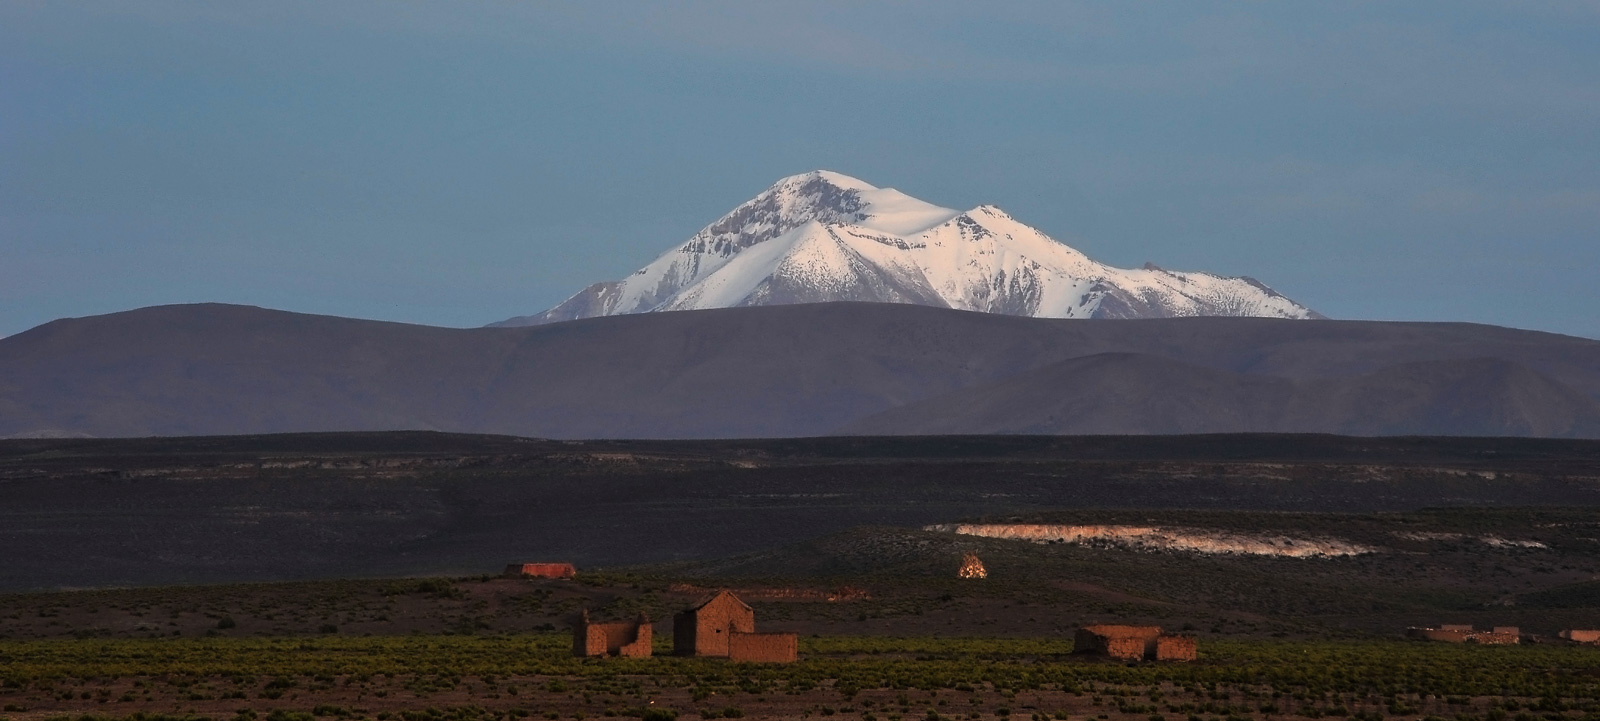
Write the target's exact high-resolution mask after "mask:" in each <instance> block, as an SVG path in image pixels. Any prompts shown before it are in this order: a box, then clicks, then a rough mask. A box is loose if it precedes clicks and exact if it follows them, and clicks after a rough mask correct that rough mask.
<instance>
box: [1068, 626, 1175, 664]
mask: <svg viewBox="0 0 1600 721" xmlns="http://www.w3.org/2000/svg"><path fill="white" fill-rule="evenodd" d="M1073 650H1074V651H1075V652H1076V653H1087V654H1094V655H1099V656H1110V657H1111V658H1118V659H1123V660H1125V661H1193V660H1194V659H1195V641H1194V637H1192V636H1176V635H1173V634H1166V633H1162V632H1161V627H1160V626H1118V625H1098V626H1084V627H1083V628H1080V629H1078V633H1077V635H1076V636H1075V637H1074V638H1073Z"/></svg>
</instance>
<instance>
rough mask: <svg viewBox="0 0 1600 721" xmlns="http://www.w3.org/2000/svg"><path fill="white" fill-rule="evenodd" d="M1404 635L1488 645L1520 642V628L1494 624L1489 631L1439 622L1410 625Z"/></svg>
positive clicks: (1428, 639)
mask: <svg viewBox="0 0 1600 721" xmlns="http://www.w3.org/2000/svg"><path fill="white" fill-rule="evenodd" d="M1406 636H1407V637H1408V638H1416V639H1421V640H1424V641H1442V642H1444V643H1481V644H1484V645H1489V646H1503V645H1508V644H1513V643H1522V632H1521V629H1519V628H1517V627H1516V626H1495V627H1494V628H1493V629H1492V630H1489V631H1477V630H1474V629H1473V627H1472V626H1468V625H1460V624H1441V625H1440V626H1438V627H1437V628H1428V627H1417V626H1412V627H1411V628H1408V629H1406Z"/></svg>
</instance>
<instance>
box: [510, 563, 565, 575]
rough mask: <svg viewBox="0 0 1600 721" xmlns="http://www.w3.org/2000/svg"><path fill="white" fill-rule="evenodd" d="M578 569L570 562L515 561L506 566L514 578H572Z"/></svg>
mask: <svg viewBox="0 0 1600 721" xmlns="http://www.w3.org/2000/svg"><path fill="white" fill-rule="evenodd" d="M577 573H578V569H577V568H575V567H574V566H573V565H572V564H570V563H513V564H510V565H508V566H506V574H505V575H507V576H510V577H512V578H572V577H573V576H575V575H577Z"/></svg>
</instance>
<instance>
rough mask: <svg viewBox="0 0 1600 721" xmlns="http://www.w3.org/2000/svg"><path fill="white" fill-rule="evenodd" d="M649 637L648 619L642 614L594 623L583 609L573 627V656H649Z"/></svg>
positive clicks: (651, 638) (650, 641) (651, 639)
mask: <svg viewBox="0 0 1600 721" xmlns="http://www.w3.org/2000/svg"><path fill="white" fill-rule="evenodd" d="M652 636H653V634H652V632H651V628H650V618H649V617H648V616H646V615H644V614H642V613H641V614H639V618H638V619H636V620H633V621H620V622H616V623H593V622H591V621H590V620H589V612H588V611H587V610H585V611H584V612H583V614H582V615H581V616H579V618H578V624H577V625H576V626H574V627H573V629H572V655H574V656H631V657H640V656H649V655H650V645H651V643H652V641H653V640H654V639H653V637H652Z"/></svg>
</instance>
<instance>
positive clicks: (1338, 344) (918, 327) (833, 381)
mask: <svg viewBox="0 0 1600 721" xmlns="http://www.w3.org/2000/svg"><path fill="white" fill-rule="evenodd" d="M1116 353H1123V354H1128V357H1129V358H1154V359H1156V360H1157V362H1148V361H1142V360H1141V361H1136V362H1129V363H1122V364H1120V366H1119V364H1117V363H1106V362H1104V361H1100V362H1101V363H1102V365H1103V368H1102V369H1101V370H1099V371H1097V373H1100V374H1101V375H1099V376H1095V375H1092V374H1091V375H1085V374H1074V373H1066V374H1061V375H1059V376H1056V377H1053V379H1052V380H1048V381H1037V382H1031V383H1030V382H1025V381H1026V380H1027V376H1026V375H1025V374H1027V373H1030V372H1041V371H1040V369H1046V368H1048V367H1050V366H1051V365H1052V364H1069V365H1070V364H1073V363H1090V362H1091V361H1082V360H1076V359H1083V358H1087V357H1090V356H1095V355H1097V354H1116ZM1475 359H1489V361H1490V362H1489V364H1488V365H1484V364H1482V363H1480V361H1478V360H1475ZM1173 364H1181V365H1182V366H1187V367H1191V368H1193V369H1198V370H1182V369H1181V368H1179V370H1182V373H1181V374H1175V373H1174V371H1173V368H1176V367H1177V366H1174V365H1173ZM1407 364H1424V365H1422V366H1414V365H1407ZM1426 364H1433V365H1426ZM1475 364H1476V365H1475ZM1446 371H1448V373H1446ZM1106 374H1111V375H1106ZM1119 374H1120V375H1119ZM1196 374H1198V375H1196ZM1452 374H1453V375H1452ZM1113 376H1117V377H1120V378H1121V380H1118V381H1117V382H1116V383H1115V384H1110V383H1101V382H1100V381H1097V380H1096V379H1097V378H1100V379H1104V378H1110V377H1113ZM1201 376H1204V377H1201ZM1352 377H1368V381H1364V382H1363V383H1364V385H1363V384H1355V385H1350V384H1349V383H1346V382H1345V381H1340V380H1339V379H1341V378H1352ZM1185 378H1195V379H1197V380H1195V381H1194V382H1193V383H1189V384H1188V386H1185V383H1186V382H1187V381H1185V380H1184V379H1185ZM1452 378H1453V379H1454V380H1450V379H1452ZM1018 379H1022V380H1018ZM1446 381H1448V382H1446ZM1006 383H1012V384H1013V386H1009V387H1007V388H1010V389H1011V390H1010V391H1008V392H1009V395H1008V396H1006V397H1007V398H1008V399H1010V400H1009V402H1010V403H1011V404H1012V405H1011V406H1010V407H1005V408H1004V410H1005V411H1006V412H1007V413H1008V414H1010V415H1012V416H1014V417H1015V418H1017V419H1026V418H1029V417H1030V415H1040V414H1043V415H1044V416H1048V414H1049V410H1050V408H1051V407H1052V404H1055V405H1056V406H1061V407H1068V408H1071V407H1077V406H1073V404H1074V403H1078V402H1079V401H1077V400H1074V399H1083V398H1099V399H1100V400H1099V401H1098V402H1099V403H1100V405H1099V406H1095V408H1117V409H1123V410H1119V411H1117V412H1118V413H1122V416H1121V417H1123V418H1124V420H1123V421H1121V422H1122V425H1121V426H1117V427H1116V428H1114V429H1111V428H1104V423H1103V419H1104V418H1109V417H1110V416H1109V415H1100V416H1096V417H1089V415H1085V416H1084V417H1083V418H1078V419H1076V420H1074V421H1073V422H1070V423H1060V424H1058V425H1056V426H1048V425H1042V426H1039V427H1037V428H1033V427H1016V426H1011V427H996V426H995V424H994V423H993V422H992V421H991V420H988V419H986V418H985V416H984V414H983V412H982V411H983V410H984V408H983V405H982V404H979V403H960V402H955V401H956V400H959V399H960V398H962V396H961V395H960V394H962V393H969V394H971V393H981V392H983V389H985V388H994V387H1002V386H1004V384H1006ZM1340 383H1346V384H1345V385H1339V384H1340ZM1330 384H1332V385H1334V386H1337V387H1338V388H1339V389H1343V390H1340V391H1339V393H1334V394H1333V395H1330V396H1327V400H1321V401H1319V400H1317V398H1321V396H1317V397H1314V398H1312V401H1315V402H1304V401H1302V402H1299V405H1295V406H1293V407H1294V408H1298V409H1300V410H1298V411H1296V412H1297V413H1300V415H1299V416H1296V417H1295V418H1297V419H1298V420H1296V421H1295V422H1294V423H1287V422H1284V421H1282V420H1281V416H1282V411H1281V408H1283V407H1286V406H1284V405H1283V404H1284V403H1285V402H1286V401H1285V400H1284V399H1285V398H1288V399H1289V400H1293V399H1294V396H1293V395H1292V394H1290V395H1289V396H1283V395H1281V394H1280V395H1272V394H1270V393H1269V394H1268V395H1267V397H1266V400H1264V401H1260V402H1259V403H1258V404H1257V405H1255V406H1252V405H1250V403H1253V402H1255V401H1249V398H1251V397H1252V396H1249V395H1248V394H1245V393H1243V392H1240V393H1234V392H1233V391H1231V390H1229V389H1232V388H1235V387H1239V388H1243V387H1246V386H1248V387H1255V386H1260V385H1266V386H1270V387H1317V388H1320V387H1324V386H1329V385H1330ZM1208 389H1209V390H1208ZM1218 389H1220V390H1218ZM1407 389H1422V390H1420V391H1418V392H1416V393H1414V394H1412V395H1411V396H1407V395H1406V393H1407V392H1408V391H1407ZM1430 389H1431V390H1430ZM1113 391H1114V392H1113ZM991 392H992V391H991ZM1096 393H1098V394H1099V395H1098V396H1097V395H1094V394H1096ZM1206 393H1210V394H1211V395H1210V396H1209V398H1211V400H1207V401H1204V402H1200V403H1198V404H1191V410H1190V411H1187V412H1188V413H1190V415H1191V417H1196V418H1201V419H1203V420H1204V419H1210V418H1211V417H1213V416H1216V417H1221V414H1220V410H1221V409H1224V408H1228V407H1236V406H1238V405H1239V404H1240V403H1244V404H1245V405H1244V406H1243V407H1244V408H1246V409H1249V408H1256V407H1261V408H1265V409H1267V410H1263V411H1260V412H1252V413H1246V414H1243V415H1240V416H1239V417H1240V418H1243V419H1244V420H1243V421H1241V422H1240V423H1239V424H1237V425H1232V426H1229V425H1217V424H1212V425H1200V426H1179V427H1173V426H1171V424H1170V423H1169V422H1168V420H1169V416H1170V415H1171V414H1170V413H1169V412H1168V411H1167V410H1165V409H1166V408H1170V407H1171V405H1172V403H1174V402H1175V401H1174V400H1173V399H1182V398H1193V397H1197V396H1196V394H1200V395H1199V396H1198V397H1200V398H1202V400H1204V399H1205V398H1206V397H1207V396H1205V394H1206ZM1273 393H1277V391H1273ZM952 394H954V395H952ZM1086 394H1087V395H1086ZM1406 398H1410V400H1408V401H1406V402H1399V400H1397V399H1400V400H1404V399H1406ZM941 399H943V400H941ZM1334 401H1337V402H1334ZM1467 401H1471V402H1467ZM1596 402H1600V341H1593V340H1588V339H1582V338H1575V337H1570V336H1561V335H1556V334H1550V333H1543V332H1539V331H1523V330H1516V329H1507V328H1499V327H1496V326H1486V325H1476V324H1465V323H1391V322H1372V321H1338V320H1328V321H1318V322H1316V323H1301V322H1296V321H1290V320H1283V319H1271V318H1224V317H1200V318H1166V319H1138V320H1104V321H1082V320H1060V319H1039V318H1025V317H1017V316H1006V315H997V314H990V313H977V312H967V311H956V310H951V309H941V308H931V307H924V306H917V305H897V304H883V303H821V304H802V305H774V306H761V307H747V308H728V309H713V310H704V311H686V312H681V313H647V314H633V315H619V316H609V317H602V318H592V319H586V320H579V321H571V322H565V323H553V324H546V325H540V326H532V327H524V328H477V329H452V328H435V327H430V326H418V325H406V324H402V323H392V322H383V321H363V320H356V319H349V318H339V317H336V316H315V315H305V314H297V313H289V312H285V311H273V310H264V309H260V308H252V307H245V306H229V305H221V304H209V305H194V306H162V307H155V308H146V309H140V310H134V311H126V312H123V313H116V314H110V315H105V316H93V317H89V318H79V319H65V320H59V321H54V322H52V323H48V324H45V325H43V326H40V327H37V328H35V329H33V330H30V331H26V332H24V333H21V334H18V335H15V336H11V337H9V338H5V339H0V437H4V436H14V435H28V434H40V433H52V434H60V433H74V434H89V435H93V436H102V437H104V436H123V437H126V436H148V435H213V434H242V433H274V432H297V431H361V430H407V429H415V430H441V431H452V432H472V433H500V434H506V435H517V436H530V437H545V438H564V439H583V438H731V437H797V436H820V435H829V434H833V433H839V432H854V433H885V434H899V433H917V432H924V431H925V430H927V429H925V428H924V427H923V426H922V425H919V424H921V423H925V422H926V420H927V418H930V417H936V418H938V419H940V420H941V422H945V423H946V425H945V426H943V427H940V428H939V429H937V432H939V433H1019V432H1052V433H1082V432H1093V431H1094V429H1096V428H1101V429H1103V430H1108V431H1113V432H1118V433H1171V432H1186V431H1192V430H1195V429H1198V430H1209V431H1222V430H1252V431H1262V432H1280V431H1284V430H1290V429H1292V430H1295V431H1298V432H1356V433H1372V434H1383V435H1524V436H1528V435H1532V436H1552V437H1596V436H1597V435H1600V431H1597V430H1595V429H1594V427H1593V424H1592V423H1591V420H1592V418H1593V413H1592V412H1591V409H1592V404H1594V403H1596ZM916 404H935V405H934V406H928V408H933V407H935V406H936V407H937V408H938V409H939V410H938V412H937V413H932V412H925V413H923V414H921V415H922V416H923V417H922V418H920V419H919V418H915V417H912V418H909V419H908V420H904V421H903V422H900V423H899V424H898V425H895V424H888V425H885V424H884V423H883V422H882V421H883V418H884V417H889V416H892V415H893V414H894V413H897V412H899V413H902V414H903V415H906V416H916V415H917V414H914V413H907V412H906V411H903V410H902V411H896V409H914V408H917V407H918V406H917V405H916ZM1163 404H1165V405H1163ZM1380 410H1381V413H1380V412H1379V411H1380ZM1084 413H1088V412H1084ZM1093 413H1094V414H1104V413H1106V412H1105V411H1094V412H1093ZM881 414H889V415H888V416H883V415H881ZM1090 415H1093V414H1090ZM874 417H877V418H878V420H877V421H874V423H876V424H877V425H873V426H872V427H870V428H869V427H865V426H863V425H861V424H865V423H866V422H867V421H866V419H871V418H874ZM1365 419H1373V420H1371V421H1370V422H1369V421H1368V420H1365ZM1379 421H1381V424H1377V423H1378V422H1379ZM1207 422H1208V423H1209V422H1211V421H1210V420H1207ZM1096 423H1100V424H1101V425H1100V426H1096V425H1095V424H1096ZM1361 423H1367V425H1365V426H1363V425H1360V424H1361ZM928 432H933V431H928Z"/></svg>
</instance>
